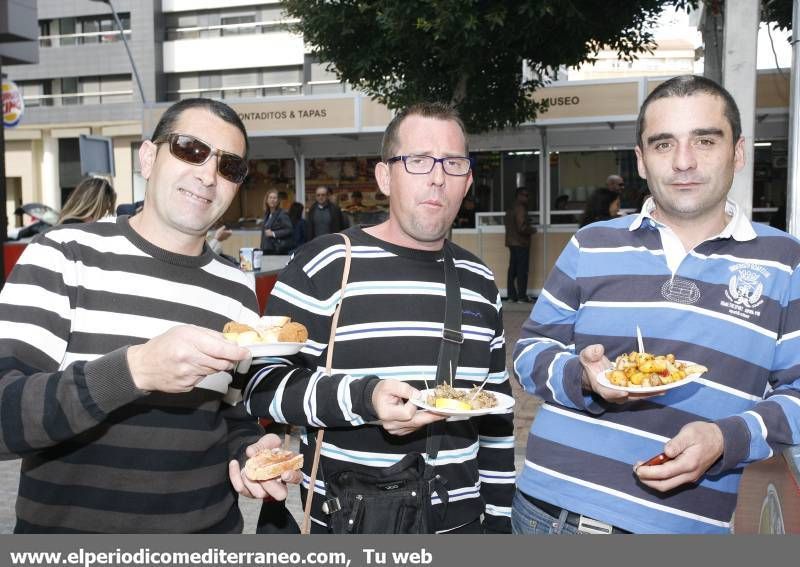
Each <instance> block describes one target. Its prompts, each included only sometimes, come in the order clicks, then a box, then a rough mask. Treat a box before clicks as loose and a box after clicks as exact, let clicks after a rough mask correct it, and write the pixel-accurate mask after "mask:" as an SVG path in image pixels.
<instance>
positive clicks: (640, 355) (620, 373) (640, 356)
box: [606, 352, 708, 388]
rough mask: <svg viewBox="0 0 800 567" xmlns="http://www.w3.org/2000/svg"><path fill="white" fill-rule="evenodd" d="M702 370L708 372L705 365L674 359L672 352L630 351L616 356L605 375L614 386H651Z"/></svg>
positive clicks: (682, 377) (663, 384) (669, 382)
mask: <svg viewBox="0 0 800 567" xmlns="http://www.w3.org/2000/svg"><path fill="white" fill-rule="evenodd" d="M704 372H708V368H706V367H705V366H702V365H700V364H686V363H685V362H682V361H680V360H675V355H674V354H666V355H658V356H656V355H653V354H649V353H646V352H631V353H626V354H623V355H620V356H618V357H617V360H616V361H615V363H614V368H612V369H611V370H609V371H608V372H606V377H607V378H608V381H609V382H611V383H612V384H614V385H615V386H622V387H625V388H652V387H655V386H665V385H667V384H672V383H673V382H678V381H680V380H683V379H684V378H686V377H687V376H689V375H690V374H703V373H704Z"/></svg>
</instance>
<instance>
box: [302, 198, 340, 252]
mask: <svg viewBox="0 0 800 567" xmlns="http://www.w3.org/2000/svg"><path fill="white" fill-rule="evenodd" d="M314 198H315V199H316V203H314V204H313V205H311V208H310V209H309V211H308V215H307V217H306V229H307V234H306V241H310V240H313V239H315V238H316V237H317V236H322V235H323V234H332V233H334V232H339V231H341V230H342V229H345V228H347V223H346V222H345V220H344V216H343V215H342V210H341V209H340V208H339V207H338V206H337V205H335V204H333V203H332V202H331V196H330V191H329V190H328V188H327V187H324V186H319V187H317V189H316V191H315V192H314Z"/></svg>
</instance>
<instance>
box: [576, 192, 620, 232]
mask: <svg viewBox="0 0 800 567" xmlns="http://www.w3.org/2000/svg"><path fill="white" fill-rule="evenodd" d="M618 215H619V193H617V192H615V191H612V190H611V189H606V188H605V187H601V188H600V189H595V190H594V192H593V193H592V194H591V195H589V198H588V199H586V209H585V210H584V211H583V220H581V226H582V227H584V226H586V225H587V224H591V223H593V222H598V221H603V220H609V219H615V218H617V216H618Z"/></svg>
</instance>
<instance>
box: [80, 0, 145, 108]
mask: <svg viewBox="0 0 800 567" xmlns="http://www.w3.org/2000/svg"><path fill="white" fill-rule="evenodd" d="M92 1H93V2H102V3H103V4H108V7H109V8H111V13H112V14H113V15H114V21H115V22H117V29H118V30H119V35H120V37H121V38H122V44H123V45H124V46H125V51H127V52H128V59H130V62H131V69H132V70H133V76H134V77H135V78H136V85H137V86H138V87H139V96H140V97H142V104H144V103H145V98H144V89H143V88H142V80H141V79H140V78H139V72H138V71H137V70H136V62H134V60H133V55H131V49H130V47H128V42H127V40H126V39H125V30H124V29H122V22H121V21H120V19H119V16H118V15H117V11H116V10H115V9H114V5H113V4H112V3H111V0H92Z"/></svg>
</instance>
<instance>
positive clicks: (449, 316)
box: [425, 240, 464, 466]
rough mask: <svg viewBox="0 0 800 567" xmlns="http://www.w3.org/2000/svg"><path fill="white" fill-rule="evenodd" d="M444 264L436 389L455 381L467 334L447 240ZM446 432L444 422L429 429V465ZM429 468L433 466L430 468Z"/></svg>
mask: <svg viewBox="0 0 800 567" xmlns="http://www.w3.org/2000/svg"><path fill="white" fill-rule="evenodd" d="M442 263H443V264H444V288H445V300H444V328H443V329H442V343H441V346H440V347H439V359H438V361H437V365H436V385H437V386H438V385H439V384H443V383H445V382H447V383H448V384H449V383H450V382H452V381H453V379H454V378H455V374H456V371H457V370H458V357H459V353H460V352H461V343H463V342H464V334H463V333H462V332H461V284H460V282H459V280H458V272H457V271H456V265H455V261H454V259H453V253H452V251H451V250H450V241H448V240H445V241H444V247H443V248H442ZM443 432H444V422H442V421H436V422H434V423H432V424H430V425H429V426H428V442H427V444H426V447H425V452H426V453H427V454H428V463H431V462H432V461H434V460H436V456H437V455H438V454H439V445H440V444H441V440H442V434H443ZM429 466H432V465H430V464H429Z"/></svg>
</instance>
